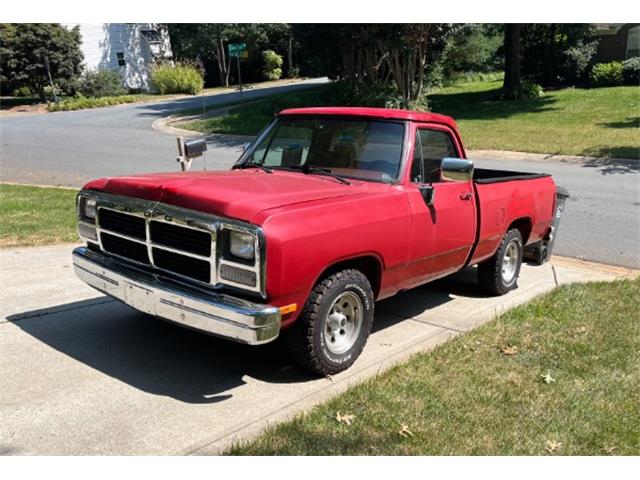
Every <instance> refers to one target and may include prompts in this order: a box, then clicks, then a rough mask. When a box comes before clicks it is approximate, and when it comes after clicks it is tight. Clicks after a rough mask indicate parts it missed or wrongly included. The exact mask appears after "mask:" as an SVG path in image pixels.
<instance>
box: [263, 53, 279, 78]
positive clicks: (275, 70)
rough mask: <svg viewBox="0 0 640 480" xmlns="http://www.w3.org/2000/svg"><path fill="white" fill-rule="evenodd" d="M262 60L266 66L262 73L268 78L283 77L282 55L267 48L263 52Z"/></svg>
mask: <svg viewBox="0 0 640 480" xmlns="http://www.w3.org/2000/svg"><path fill="white" fill-rule="evenodd" d="M262 60H263V61H264V68H263V69H262V74H263V75H264V78H266V79H267V80H278V79H279V78H280V77H282V63H283V62H282V55H278V54H277V53H276V52H274V51H273V50H265V51H264V52H262Z"/></svg>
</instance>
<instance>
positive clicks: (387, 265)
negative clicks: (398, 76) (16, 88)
mask: <svg viewBox="0 0 640 480" xmlns="http://www.w3.org/2000/svg"><path fill="white" fill-rule="evenodd" d="M77 207H78V216H79V223H78V230H79V234H80V237H81V238H82V240H83V241H84V242H85V243H86V246H84V247H79V248H76V249H75V250H74V252H73V263H74V268H75V272H76V274H77V275H78V276H79V277H80V279H82V280H83V281H85V282H86V283H88V284H89V285H91V286H92V287H94V288H96V289H97V290H99V291H101V292H104V293H105V294H107V295H110V296H112V297H114V298H116V299H118V300H120V301H122V302H124V303H126V304H128V305H130V306H131V307H133V308H135V309H138V310H140V311H142V312H145V313H147V314H151V315H154V316H156V317H159V318H162V319H165V320H169V321H172V322H175V323H178V324H181V325H184V326H187V327H190V328H194V329H197V330H200V331H203V332H207V333H210V334H214V335H217V336H221V337H225V338H228V339H231V340H235V341H239V342H244V343H248V344H253V345H256V344H263V343H266V342H270V341H273V340H275V339H276V337H278V336H280V337H281V340H282V341H283V345H284V346H285V347H286V348H288V349H289V351H290V352H291V354H292V357H293V359H294V360H295V361H297V362H298V363H299V364H300V365H302V366H303V367H305V368H307V369H309V370H311V371H313V372H315V373H317V374H320V375H328V374H334V373H337V372H339V371H342V370H344V369H346V368H348V367H349V366H350V365H351V364H353V362H354V361H355V360H356V358H357V357H358V356H359V355H360V353H361V352H362V350H363V348H364V346H365V343H366V341H367V338H368V336H369V332H370V329H371V325H372V322H373V319H374V305H375V302H376V301H377V300H380V299H383V298H386V297H389V296H392V295H394V294H396V293H398V292H400V291H402V290H406V289H409V288H412V287H415V286H417V285H421V284H424V283H426V282H430V281H433V280H436V279H439V278H442V277H444V276H446V275H451V274H453V273H455V272H458V271H459V270H461V269H464V268H467V267H470V266H474V265H477V272H478V279H479V285H480V286H481V287H482V288H484V289H485V290H486V291H488V292H489V293H490V294H494V295H502V294H505V293H507V292H509V291H510V290H512V289H514V288H516V287H517V281H518V275H519V272H520V266H521V264H522V259H523V253H524V251H525V250H526V249H527V248H529V249H532V248H533V249H534V250H535V249H537V251H538V252H543V253H542V255H541V256H542V258H541V261H543V260H544V257H545V255H549V254H550V252H549V251H547V252H545V251H544V248H545V247H551V246H552V240H553V236H554V228H555V227H556V226H557V222H556V221H555V219H556V217H559V215H560V213H561V212H560V208H561V206H560V204H559V203H558V198H557V188H556V185H555V184H554V182H553V180H552V178H551V177H550V176H549V175H544V174H530V173H526V174H523V173H516V172H510V171H498V170H485V169H479V168H476V169H474V165H473V163H472V162H471V161H469V160H467V159H466V155H465V150H464V147H463V144H462V140H461V139H460V135H459V133H458V129H457V126H456V124H455V122H454V120H453V119H452V118H450V117H447V116H443V115H437V114H430V113H418V112H411V111H405V110H391V109H375V108H338V107H330V108H302V109H290V110H284V111H282V112H280V113H279V114H278V115H277V116H276V118H275V119H274V121H273V122H272V123H271V124H270V125H268V126H267V127H266V128H265V129H264V131H263V132H262V133H261V134H259V135H258V137H257V138H256V139H255V140H254V141H253V142H252V143H251V144H250V145H248V146H247V147H246V148H245V150H244V151H243V153H242V155H241V157H240V158H239V159H238V161H237V163H236V164H235V165H234V166H233V168H232V169H231V170H229V171H198V172H195V171H185V172H176V173H155V174H147V175H134V176H119V177H112V178H102V179H99V180H95V181H92V182H90V183H88V184H87V185H86V186H85V187H84V188H83V189H82V190H81V191H80V193H79V195H78V201H77ZM548 250H550V248H548Z"/></svg>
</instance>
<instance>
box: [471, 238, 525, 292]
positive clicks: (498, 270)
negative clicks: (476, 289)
mask: <svg viewBox="0 0 640 480" xmlns="http://www.w3.org/2000/svg"><path fill="white" fill-rule="evenodd" d="M522 252H523V242H522V234H521V233H520V230H518V229H517V228H514V229H511V230H509V231H508V232H507V233H506V234H505V236H504V237H503V238H502V241H501V242H500V245H499V246H498V249H497V250H496V253H495V254H494V255H493V257H491V258H490V259H488V260H485V261H484V262H482V263H481V264H479V265H478V280H479V282H480V285H481V286H482V287H483V288H484V289H485V290H487V291H488V292H489V293H491V294H493V295H504V294H505V293H507V292H509V291H511V290H513V289H515V288H517V287H518V275H520V267H521V266H522Z"/></svg>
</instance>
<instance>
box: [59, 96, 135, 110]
mask: <svg viewBox="0 0 640 480" xmlns="http://www.w3.org/2000/svg"><path fill="white" fill-rule="evenodd" d="M136 100H137V97H134V96H132V95H120V96H117V97H99V98H87V97H77V98H70V99H67V100H62V101H61V102H58V103H50V104H49V106H48V107H47V110H49V111H50V112H66V111H69V110H83V109H85V108H100V107H111V106H113V105H120V104H123V103H133V102H135V101H136Z"/></svg>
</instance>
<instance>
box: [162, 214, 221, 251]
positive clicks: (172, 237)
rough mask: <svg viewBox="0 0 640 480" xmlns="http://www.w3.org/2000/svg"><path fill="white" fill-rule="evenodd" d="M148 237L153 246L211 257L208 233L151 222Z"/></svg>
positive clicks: (209, 235) (209, 234)
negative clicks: (157, 245)
mask: <svg viewBox="0 0 640 480" xmlns="http://www.w3.org/2000/svg"><path fill="white" fill-rule="evenodd" d="M149 235H150V237H151V241H152V242H153V243H155V244H159V245H165V246H167V247H173V248H177V249H178V250H184V251H186V252H190V253H195V254H196V255H202V256H203V257H208V256H210V255H211V233H210V232H203V231H201V230H195V229H193V228H186V227H180V226H178V225H173V224H171V223H165V222H158V221H156V220H151V222H149Z"/></svg>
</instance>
